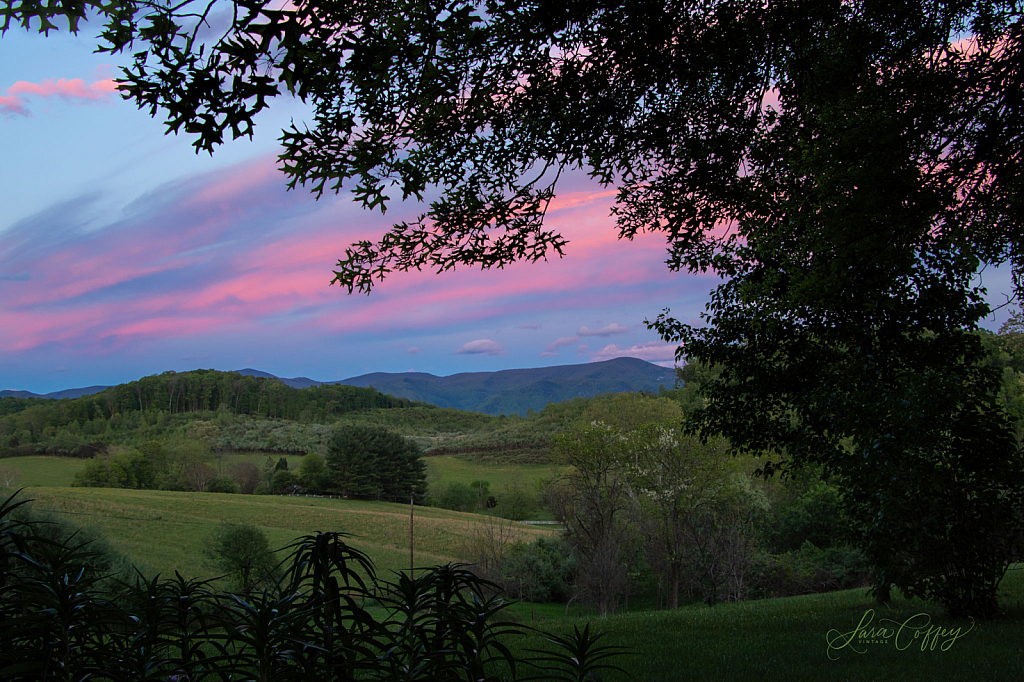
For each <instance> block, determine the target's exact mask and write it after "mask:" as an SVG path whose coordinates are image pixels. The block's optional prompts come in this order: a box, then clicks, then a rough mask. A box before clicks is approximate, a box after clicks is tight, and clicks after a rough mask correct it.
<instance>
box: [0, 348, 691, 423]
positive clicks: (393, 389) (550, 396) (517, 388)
mask: <svg viewBox="0 0 1024 682" xmlns="http://www.w3.org/2000/svg"><path fill="white" fill-rule="evenodd" d="M235 371H237V372H238V373H239V374H245V375H248V376H255V377H265V378H268V379H279V380H280V381H281V382H283V383H284V384H285V385H287V386H290V387H292V388H308V387H310V386H320V385H322V384H342V385H346V386H360V387H364V388H365V387H369V386H372V387H373V388H375V389H377V390H378V391H380V392H382V393H389V394H391V395H393V396H395V397H397V398H408V399H409V400H418V401H422V402H426V403H432V404H434V405H438V406H439V407H453V408H455V409H459V410H469V411H472V412H484V413H486V414H520V415H525V414H526V412H527V411H528V410H531V409H533V410H540V409H543V407H544V406H545V405H547V404H548V403H560V402H562V401H563V400H571V399H572V398H590V397H593V396H595V395H600V394H602V393H622V392H624V391H657V390H658V388H659V387H660V386H665V387H666V388H672V387H673V386H674V385H675V378H676V377H675V372H674V370H672V369H671V368H667V367H661V366H659V365H655V364H652V363H650V362H645V361H644V360H638V359H636V358H615V359H614V360H605V361H603V362H590V363H585V364H579V365H557V366H555V367H536V368H530V369H504V370H500V371H497V372H463V373H460V374H452V375H450V376H445V377H439V376H435V375H433V374H427V373H425V372H404V373H391V372H373V373H371V374H363V375H360V376H356V377H350V378H348V379H342V380H341V381H316V380H315V379H309V378H307V377H293V378H290V379H288V378H282V377H277V376H274V375H273V374H270V373H268V372H263V371H260V370H258V369H252V368H250V367H247V368H245V369H240V370H235ZM107 388H109V386H88V387H85V388H71V389H66V390H63V391H56V392H53V393H46V394H42V395H41V394H38V393H31V392H29V391H10V390H6V391H0V398H6V397H14V398H50V399H60V398H77V397H79V396H83V395H91V394H93V393H99V392H100V391H102V390H104V389H107Z"/></svg>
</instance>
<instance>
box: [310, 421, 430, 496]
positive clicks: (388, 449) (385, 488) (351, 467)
mask: <svg viewBox="0 0 1024 682" xmlns="http://www.w3.org/2000/svg"><path fill="white" fill-rule="evenodd" d="M325 461H326V464H327V469H328V471H329V474H330V476H329V478H330V484H329V488H331V489H334V490H337V491H339V492H342V493H346V494H353V495H360V496H364V495H365V496H377V497H381V496H383V497H392V498H402V499H408V497H409V496H410V495H412V496H413V497H414V498H415V500H416V501H417V502H419V503H421V504H422V503H423V500H424V498H425V497H426V487H427V485H426V473H425V472H426V467H425V465H424V464H423V458H422V453H421V451H420V448H419V446H418V445H416V443H415V441H412V440H409V439H407V438H403V437H402V436H399V435H398V434H396V433H392V432H391V431H389V430H388V429H386V428H384V427H379V426H348V425H342V426H338V427H336V428H335V429H334V431H333V432H332V433H331V437H330V440H329V441H328V443H327V456H326V458H325Z"/></svg>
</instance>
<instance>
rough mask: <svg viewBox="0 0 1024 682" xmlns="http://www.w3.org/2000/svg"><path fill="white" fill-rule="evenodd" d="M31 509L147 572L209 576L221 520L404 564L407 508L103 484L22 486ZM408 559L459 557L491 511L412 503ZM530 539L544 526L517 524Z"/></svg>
mask: <svg viewBox="0 0 1024 682" xmlns="http://www.w3.org/2000/svg"><path fill="white" fill-rule="evenodd" d="M23 495H24V496H26V497H28V498H32V499H33V500H35V502H34V503H33V504H34V507H35V508H36V509H39V510H45V511H50V512H53V513H57V514H60V515H63V516H65V517H67V518H68V519H69V520H72V521H73V522H75V523H77V524H78V525H82V526H89V527H92V528H95V529H96V530H99V531H101V532H102V533H103V534H104V535H105V536H107V537H108V538H109V539H110V541H111V542H112V543H113V545H114V546H115V547H116V548H117V549H118V550H119V551H121V552H123V553H124V554H125V555H127V557H128V558H129V559H130V560H131V561H132V562H134V563H136V564H138V565H139V566H140V567H143V569H144V570H145V571H146V572H149V573H154V572H159V573H170V572H173V571H179V572H181V573H182V574H183V575H191V576H200V577H212V576H213V575H215V572H216V571H215V569H214V568H213V566H212V565H211V563H210V560H209V559H208V558H207V557H206V555H205V552H204V550H205V548H206V546H207V540H208V539H209V538H210V536H211V535H212V534H213V532H214V531H215V530H216V529H217V528H218V526H219V525H220V524H224V523H229V524H251V525H254V526H257V527H259V528H262V529H263V530H264V531H265V532H266V534H267V537H268V538H269V540H270V544H271V546H272V547H283V546H285V545H287V544H288V543H290V542H291V541H292V540H294V539H295V538H296V537H298V536H299V535H303V534H306V533H313V532H316V531H342V532H345V533H349V534H351V535H352V536H353V537H352V541H351V542H352V545H354V546H355V547H358V548H359V549H361V550H363V551H365V552H366V553H367V554H369V555H370V556H371V557H372V558H373V560H374V561H375V562H376V564H377V566H378V568H380V569H382V570H384V571H387V570H396V569H406V568H408V567H409V522H410V519H409V511H410V510H409V506H408V505H401V504H392V503H387V502H362V501H354V500H336V499H325V498H317V497H303V496H295V497H288V496H271V495H227V494H216V493H182V492H169V491H162V490H125V489H110V488H42V487H33V488H28V489H26V490H25V491H24V493H23ZM413 522H414V523H413V539H414V545H413V550H414V559H415V563H416V565H417V566H421V565H422V566H427V565H434V564H439V563H445V562H448V561H457V560H459V559H462V558H463V557H464V551H465V547H466V545H467V543H468V542H469V541H470V540H471V539H472V538H473V536H474V534H475V533H477V532H480V531H481V530H483V529H484V528H485V524H488V523H491V522H492V519H491V518H490V517H486V516H481V515H477V514H465V513H460V512H452V511H447V510H443V509H432V508H429V507H416V509H415V510H414V518H413ZM518 532H519V535H520V537H521V538H522V539H523V540H525V541H530V540H532V539H534V538H536V537H539V536H541V535H543V534H545V533H550V532H551V531H549V530H546V529H544V528H538V527H531V526H522V528H520V529H519V530H518Z"/></svg>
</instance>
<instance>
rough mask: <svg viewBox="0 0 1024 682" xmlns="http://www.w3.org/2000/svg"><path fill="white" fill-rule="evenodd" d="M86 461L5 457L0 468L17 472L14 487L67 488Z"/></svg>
mask: <svg viewBox="0 0 1024 682" xmlns="http://www.w3.org/2000/svg"><path fill="white" fill-rule="evenodd" d="M88 462H89V460H88V459H75V458H72V457H7V458H4V459H0V467H7V468H10V469H13V470H14V471H16V472H17V476H16V477H15V481H14V486H13V487H15V488H19V487H21V486H47V487H62V486H69V485H71V482H72V481H73V480H74V478H75V473H76V472H77V471H78V470H79V469H81V468H82V467H84V466H85V465H86V464H88Z"/></svg>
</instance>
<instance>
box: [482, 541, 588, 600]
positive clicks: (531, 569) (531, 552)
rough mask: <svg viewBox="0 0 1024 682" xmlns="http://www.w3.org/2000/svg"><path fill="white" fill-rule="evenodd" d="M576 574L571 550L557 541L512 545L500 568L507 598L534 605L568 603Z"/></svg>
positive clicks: (565, 544) (563, 542) (563, 543)
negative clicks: (515, 598)
mask: <svg viewBox="0 0 1024 682" xmlns="http://www.w3.org/2000/svg"><path fill="white" fill-rule="evenodd" d="M575 573H576V559H575V558H574V557H573V554H572V549H571V548H570V547H569V545H568V544H567V543H566V542H565V541H564V540H562V539H560V538H553V539H548V538H537V540H536V541H534V542H533V543H531V544H526V543H525V542H519V543H516V545H515V546H514V547H513V548H512V550H511V552H510V553H509V555H508V556H507V557H506V558H505V562H504V564H503V566H502V576H501V582H502V585H503V586H504V587H505V590H506V591H507V592H508V593H509V594H511V595H518V594H522V596H523V599H526V600H527V601H534V602H564V601H568V600H569V598H570V596H571V592H572V583H573V579H574V577H575Z"/></svg>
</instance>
